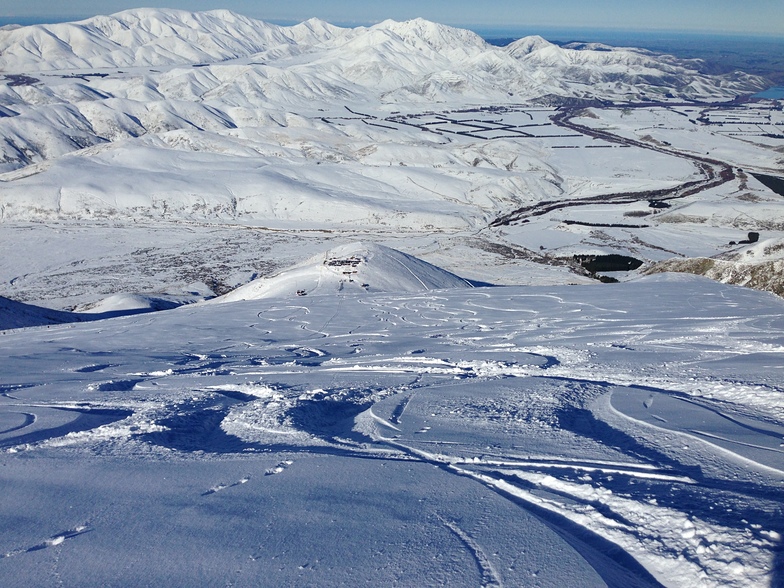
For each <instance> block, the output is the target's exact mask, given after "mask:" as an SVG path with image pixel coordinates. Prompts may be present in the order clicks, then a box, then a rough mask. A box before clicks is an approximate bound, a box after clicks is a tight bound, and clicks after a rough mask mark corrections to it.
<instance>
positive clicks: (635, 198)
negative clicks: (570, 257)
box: [490, 104, 735, 227]
mask: <svg viewBox="0 0 784 588" xmlns="http://www.w3.org/2000/svg"><path fill="white" fill-rule="evenodd" d="M645 106H646V107H655V106H670V107H671V106H673V105H672V104H666V105H665V104H646V105H645ZM689 106H695V104H689ZM702 106H705V107H708V106H710V107H715V106H717V105H714V104H704V105H702ZM627 107H628V106H624V108H627ZM584 110H585V109H584V108H564V109H562V110H561V111H559V112H558V113H557V114H555V115H553V116H552V117H551V120H552V121H553V123H554V124H556V125H558V126H560V127H563V128H566V129H570V130H572V131H576V132H578V133H581V134H583V135H586V136H589V137H593V138H594V139H600V140H602V141H607V142H609V143H616V144H620V145H625V146H627V147H639V148H641V149H648V150H651V151H657V152H659V153H664V154H666V155H673V156H675V157H681V158H683V159H687V160H689V161H691V162H692V163H693V164H694V165H696V166H697V168H698V169H699V170H700V172H701V173H702V176H703V177H702V179H700V180H692V181H689V182H685V183H683V184H680V185H679V186H674V187H672V188H664V189H660V190H643V191H640V192H616V193H613V194H601V195H598V196H591V197H588V198H572V199H567V200H545V201H541V202H537V203H536V204H531V205H529V206H524V207H522V208H518V209H516V210H513V211H512V212H510V213H508V214H505V215H503V216H500V217H498V218H497V219H495V220H494V221H492V222H491V223H490V226H491V227H500V226H505V225H511V224H513V223H518V222H524V221H525V220H526V219H527V218H529V217H533V216H541V215H543V214H547V213H548V212H552V211H553V210H558V209H561V208H570V207H573V206H587V205H590V204H609V203H613V204H629V203H632V202H639V201H641V200H673V199H676V198H684V197H686V196H692V195H694V194H697V193H699V192H703V191H705V190H709V189H711V188H715V187H717V186H721V185H722V184H725V183H727V182H730V181H732V180H734V179H735V173H734V172H733V170H732V167H731V166H730V165H728V164H726V163H724V162H722V161H717V160H715V159H711V158H708V157H700V156H697V155H694V154H691V153H684V152H681V151H677V150H675V149H672V148H666V147H664V146H660V145H651V144H649V143H646V142H644V141H638V140H635V139H629V138H627V137H621V136H618V135H615V134H613V133H610V132H608V131H606V130H598V129H592V128H590V127H588V126H585V125H581V124H578V123H576V122H574V121H573V120H572V119H574V118H576V117H578V116H580V115H581V114H582V113H583V112H584Z"/></svg>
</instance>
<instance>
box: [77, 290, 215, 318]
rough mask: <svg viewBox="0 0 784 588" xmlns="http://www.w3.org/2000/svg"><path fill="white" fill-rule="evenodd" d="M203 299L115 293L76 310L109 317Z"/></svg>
mask: <svg viewBox="0 0 784 588" xmlns="http://www.w3.org/2000/svg"><path fill="white" fill-rule="evenodd" d="M202 299H203V297H201V296H171V295H167V294H113V295H111V296H109V297H107V298H104V299H102V300H99V301H98V302H95V303H93V304H85V305H82V306H77V307H76V308H75V309H74V310H75V312H81V313H85V314H96V315H97V314H100V315H103V317H109V316H120V315H125V314H136V313H141V312H156V311H159V310H171V309H172V308H177V307H178V306H183V305H184V304H191V303H193V302H197V301H199V300H202ZM103 317H102V318H103Z"/></svg>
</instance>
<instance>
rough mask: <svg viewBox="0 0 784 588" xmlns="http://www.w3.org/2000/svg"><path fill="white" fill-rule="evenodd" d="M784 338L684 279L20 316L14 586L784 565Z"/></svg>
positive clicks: (1, 391) (11, 342)
mask: <svg viewBox="0 0 784 588" xmlns="http://www.w3.org/2000/svg"><path fill="white" fill-rule="evenodd" d="M782 332H784V303H783V302H782V301H781V300H780V299H778V298H776V297H774V296H772V295H769V294H764V293H760V292H754V291H752V290H748V289H742V288H737V287H732V286H726V285H722V284H716V283H715V282H711V281H709V280H706V279H704V278H696V277H692V276H682V275H681V276H678V275H672V274H665V275H660V276H657V277H655V278H654V277H649V278H646V279H645V280H641V281H639V282H637V283H627V284H618V285H614V286H605V285H594V286H572V287H539V288H536V287H527V288H526V287H510V288H476V289H453V290H439V291H438V292H421V291H419V292H411V293H401V292H397V293H377V294H374V293H372V292H371V293H363V294H362V295H354V294H351V293H344V294H342V295H334V296H307V297H304V298H298V299H296V301H282V300H280V299H268V300H246V301H240V302H236V303H234V304H220V305H190V306H186V307H183V308H180V309H175V310H172V311H167V312H160V313H153V314H147V315H143V316H141V315H137V316H132V317H123V318H119V319H111V320H103V321H97V322H92V323H83V324H76V325H62V326H53V327H51V328H49V329H26V330H20V331H10V332H5V333H3V335H2V336H0V479H2V483H3V500H1V501H0V520H2V521H4V522H5V524H4V526H3V533H0V565H1V566H2V567H1V568H0V569H2V572H1V575H2V579H3V586H4V587H7V588H17V587H19V588H21V587H23V586H32V585H49V584H58V583H62V584H65V585H74V586H76V585H78V586H103V585H111V584H113V583H114V582H115V581H116V579H117V578H119V577H121V578H122V579H123V582H124V583H126V584H133V585H171V586H186V585H205V584H209V585H218V584H220V585H222V584H224V583H225V581H226V578H231V579H232V582H233V583H236V584H241V585H254V586H256V585H269V586H272V585H274V586H281V585H319V586H340V585H371V584H372V585H394V584H398V585H410V586H421V585H449V586H460V587H463V586H466V587H467V586H479V585H486V586H501V585H503V586H531V585H536V586H544V587H553V588H554V587H562V586H617V587H620V586H623V587H652V586H662V585H663V586H668V587H673V588H674V587H680V586H695V587H705V588H707V587H714V586H715V587H719V586H721V587H723V588H757V587H760V586H779V585H781V581H782V574H784V565H782V564H783V563H784V562H782V560H781V537H782V535H784V518H783V517H782V513H781V504H782V500H783V497H782V482H783V481H784V453H782V449H781V447H780V445H781V440H782V438H783V437H784V418H782V414H783V413H782V409H784V391H782V388H781V378H780V373H779V372H780V371H781V369H780V366H781V365H782V354H783V353H784V338H783V337H782Z"/></svg>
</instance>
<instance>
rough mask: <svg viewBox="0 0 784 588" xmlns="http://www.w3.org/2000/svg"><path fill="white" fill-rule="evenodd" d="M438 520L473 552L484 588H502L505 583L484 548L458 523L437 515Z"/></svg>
mask: <svg viewBox="0 0 784 588" xmlns="http://www.w3.org/2000/svg"><path fill="white" fill-rule="evenodd" d="M436 518H437V519H438V520H439V521H441V524H443V525H444V526H445V527H446V528H447V529H449V530H450V531H452V533H454V534H455V535H457V537H458V539H460V541H462V542H463V544H464V545H465V546H466V548H468V551H470V552H471V555H472V556H473V557H474V560H476V565H477V567H478V568H479V572H480V573H481V574H482V587H483V588H502V586H503V583H502V582H501V580H500V578H499V577H498V572H496V571H495V568H493V564H492V563H490V560H489V559H488V557H487V554H486V553H485V552H484V550H483V549H482V547H481V546H480V545H479V544H478V543H477V542H476V541H474V539H473V538H472V537H471V536H470V535H469V534H468V533H466V532H465V531H463V529H461V528H460V527H458V526H457V524H456V523H454V522H452V521H448V520H446V519H445V518H443V517H442V516H441V515H438V514H437V515H436Z"/></svg>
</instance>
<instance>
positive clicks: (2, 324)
mask: <svg viewBox="0 0 784 588" xmlns="http://www.w3.org/2000/svg"><path fill="white" fill-rule="evenodd" d="M79 320H81V319H80V318H79V316H78V315H76V314H74V313H72V312H64V311H62V310H51V309H49V308H43V307H41V306H34V305H32V304H25V303H23V302H17V301H15V300H10V299H8V298H5V297H3V296H0V331H5V330H7V329H21V328H24V327H40V326H44V325H57V324H61V323H73V322H77V321H79Z"/></svg>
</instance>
